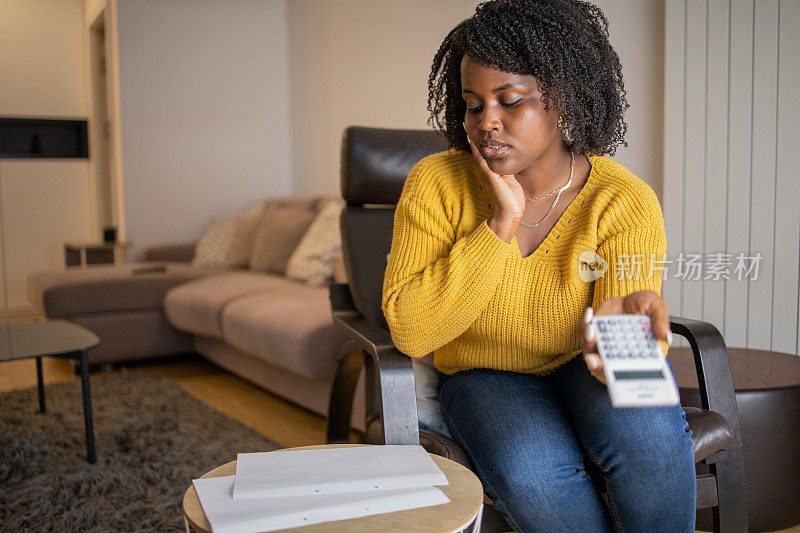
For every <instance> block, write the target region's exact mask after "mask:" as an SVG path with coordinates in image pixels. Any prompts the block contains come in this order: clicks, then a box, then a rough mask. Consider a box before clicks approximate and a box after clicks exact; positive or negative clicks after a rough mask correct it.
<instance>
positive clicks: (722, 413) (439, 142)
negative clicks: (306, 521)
mask: <svg viewBox="0 0 800 533" xmlns="http://www.w3.org/2000/svg"><path fill="white" fill-rule="evenodd" d="M446 148H447V146H446V143H445V141H444V139H443V138H442V137H441V136H439V135H438V134H436V133H434V132H430V131H421V130H419V131H418V130H390V129H379V128H363V127H350V128H348V129H347V130H346V131H345V133H344V138H343V142H342V174H341V188H342V196H343V197H344V199H345V200H346V202H347V206H346V207H345V209H344V210H343V212H342V218H341V231H342V245H343V250H344V261H345V268H346V271H347V275H348V280H349V283H348V284H346V285H332V286H331V288H330V298H331V307H332V311H333V317H334V321H335V322H336V324H337V325H338V326H339V327H340V328H341V329H342V330H343V331H344V332H345V334H346V335H347V337H348V339H349V340H348V342H347V343H346V345H345V346H344V348H343V349H342V352H341V355H340V360H339V366H338V370H337V374H336V377H335V379H334V385H333V389H332V391H331V402H330V409H329V418H328V435H327V437H328V442H348V438H349V421H350V415H351V406H352V399H353V395H354V392H355V388H356V384H357V381H358V378H359V375H360V374H361V372H362V369H365V370H366V372H365V386H366V390H365V394H366V405H367V414H366V416H367V420H366V426H367V428H368V431H367V436H368V439H369V441H370V442H373V443H376V444H422V446H423V447H425V449H427V450H428V451H429V452H431V453H436V454H438V455H441V456H444V457H447V458H450V459H453V460H455V461H458V462H460V463H462V464H464V465H465V466H467V467H471V466H472V465H471V464H470V461H469V458H468V457H467V455H466V453H465V452H464V451H463V450H462V449H461V448H460V446H458V444H457V443H455V442H454V441H452V440H450V439H447V438H445V437H443V436H440V435H434V434H430V433H427V432H425V431H420V430H419V427H418V423H417V408H416V398H415V389H414V374H413V371H412V366H411V359H410V358H409V357H408V356H406V355H404V354H402V353H401V352H399V351H398V350H397V348H396V347H395V346H394V344H393V342H392V339H391V335H390V333H389V331H388V326H387V324H386V321H385V318H384V316H383V313H382V311H381V291H382V285H383V275H384V271H385V268H386V255H387V253H388V252H389V249H390V247H391V239H392V227H393V222H394V207H395V204H396V202H397V200H398V198H399V197H400V193H401V192H402V188H403V183H404V182H405V179H406V177H407V176H408V173H409V171H410V170H411V168H412V167H413V165H414V164H415V163H416V162H417V161H419V160H420V159H422V158H423V157H425V156H427V155H429V154H432V153H436V152H439V151H443V150H445V149H446ZM670 321H671V326H672V331H673V333H674V334H677V335H681V336H683V337H685V338H686V339H687V340H688V341H689V343H690V345H691V347H692V351H693V353H694V357H695V366H696V370H697V375H698V380H699V382H700V394H701V398H702V409H696V408H686V409H685V410H686V415H687V420H688V422H689V426H690V428H691V429H692V432H693V440H694V455H695V462H696V463H704V464H705V465H707V467H708V468H707V470H708V473H707V474H700V475H698V477H697V488H698V492H697V507H698V508H707V507H710V508H712V509H713V513H714V530H715V531H746V530H747V505H746V500H745V491H744V466H743V462H742V444H741V435H740V431H739V416H738V411H737V407H736V400H735V396H734V389H733V380H732V377H731V370H730V364H729V362H728V353H727V349H726V347H725V342H724V340H723V338H722V336H721V335H720V333H719V331H717V329H716V328H715V327H714V326H713V325H711V324H708V323H705V322H700V321H696V320H689V319H685V318H680V317H674V316H673V317H670ZM500 438H502V436H500ZM487 511H488V509H487ZM485 516H486V517H487V518H489V517H490V516H491V514H490V513H487V514H486V515H485ZM501 523H502V522H501Z"/></svg>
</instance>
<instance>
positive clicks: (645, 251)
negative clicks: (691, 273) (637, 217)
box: [592, 211, 668, 353]
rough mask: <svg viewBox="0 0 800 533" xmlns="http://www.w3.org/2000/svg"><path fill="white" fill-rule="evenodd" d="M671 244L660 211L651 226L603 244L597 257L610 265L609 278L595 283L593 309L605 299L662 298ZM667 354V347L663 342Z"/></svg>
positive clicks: (620, 235)
mask: <svg viewBox="0 0 800 533" xmlns="http://www.w3.org/2000/svg"><path fill="white" fill-rule="evenodd" d="M666 248H667V241H666V238H665V235H664V223H663V219H662V218H661V213H660V211H659V212H658V216H657V217H656V216H654V217H653V218H652V219H651V222H650V224H648V225H646V226H640V227H635V228H631V229H628V230H625V231H622V232H620V233H617V234H615V235H613V236H612V237H610V238H609V239H607V240H606V241H605V242H603V243H602V244H601V245H600V247H599V248H598V250H597V254H598V255H599V256H601V257H602V258H603V259H605V260H606V262H607V270H606V272H605V274H604V275H603V276H601V277H599V278H597V280H596V281H595V282H594V294H593V297H592V307H594V308H595V309H597V306H599V305H600V304H601V303H602V302H603V301H604V300H605V299H607V298H610V297H613V296H627V295H628V294H631V293H632V292H636V291H641V290H648V289H649V290H652V291H655V292H657V293H658V294H661V281H662V279H663V271H662V270H661V265H663V263H662V261H663V260H664V253H665V252H666ZM661 347H662V350H663V351H664V353H667V348H668V346H667V343H665V342H661Z"/></svg>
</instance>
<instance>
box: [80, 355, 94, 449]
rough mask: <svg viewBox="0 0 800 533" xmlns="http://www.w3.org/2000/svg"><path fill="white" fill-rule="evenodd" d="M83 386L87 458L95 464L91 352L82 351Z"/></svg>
mask: <svg viewBox="0 0 800 533" xmlns="http://www.w3.org/2000/svg"><path fill="white" fill-rule="evenodd" d="M80 366H81V387H82V389H83V422H84V425H85V426H86V460H87V461H89V462H90V463H92V464H94V462H95V454H94V425H93V424H92V395H91V391H90V390H89V352H87V351H86V350H84V351H82V352H81V365H80Z"/></svg>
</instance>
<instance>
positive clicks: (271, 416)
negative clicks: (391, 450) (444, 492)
mask: <svg viewBox="0 0 800 533" xmlns="http://www.w3.org/2000/svg"><path fill="white" fill-rule="evenodd" d="M42 361H43V369H44V380H45V383H57V382H63V381H71V380H75V381H77V380H78V377H77V376H75V374H74V372H73V369H72V363H71V362H70V361H68V360H64V359H54V358H49V357H45V358H43V360H42ZM123 369H142V370H145V371H147V372H151V373H153V374H157V375H160V376H164V377H166V378H168V379H171V380H172V381H174V382H175V384H176V385H177V386H179V387H181V388H182V389H184V390H185V391H186V392H188V393H189V394H191V395H192V396H194V397H195V398H197V399H199V400H200V401H202V402H204V403H206V404H208V405H210V406H212V407H214V408H215V409H217V410H219V411H221V412H223V413H225V414H227V415H228V416H230V417H231V418H233V419H235V420H238V421H239V422H241V423H243V424H245V425H247V426H249V427H251V428H253V429H254V430H256V431H258V432H259V433H261V434H262V435H264V436H266V437H267V438H269V439H271V440H273V441H275V442H277V443H278V444H280V445H282V446H284V447H290V446H305V445H310V444H322V443H323V442H324V440H325V420H324V418H323V417H321V416H319V415H316V414H314V413H311V412H310V411H307V410H306V409H303V408H301V407H297V406H296V405H294V404H291V403H289V402H287V401H285V400H282V399H280V398H278V397H276V396H273V395H272V394H270V393H268V392H266V391H264V390H262V389H260V388H258V387H256V386H254V385H252V384H250V383H248V382H246V381H244V380H242V379H240V378H238V377H236V376H234V375H232V374H230V373H228V372H227V371H225V370H222V369H221V368H219V367H217V366H215V365H213V364H211V363H209V362H207V361H206V360H204V359H202V358H201V357H199V356H189V357H186V358H180V359H171V360H164V361H151V362H146V363H138V364H128V365H125V366H124V367H122V368H116V369H112V370H108V371H104V370H98V371H96V372H95V373H97V372H120V371H124V370H123ZM35 385H36V366H35V363H34V360H32V359H31V360H23V361H10V362H4V363H0V391H6V390H12V389H16V388H25V387H33V386H35ZM362 438H363V437H362V436H360V435H358V434H356V433H355V432H354V433H353V435H351V441H352V442H360V441H361V440H362ZM783 533H800V526H798V527H793V528H790V529H785V530H783Z"/></svg>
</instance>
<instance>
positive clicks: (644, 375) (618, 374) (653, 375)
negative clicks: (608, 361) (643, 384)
mask: <svg viewBox="0 0 800 533" xmlns="http://www.w3.org/2000/svg"><path fill="white" fill-rule="evenodd" d="M614 377H615V378H617V379H662V378H663V377H664V374H662V373H661V370H615V371H614Z"/></svg>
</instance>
